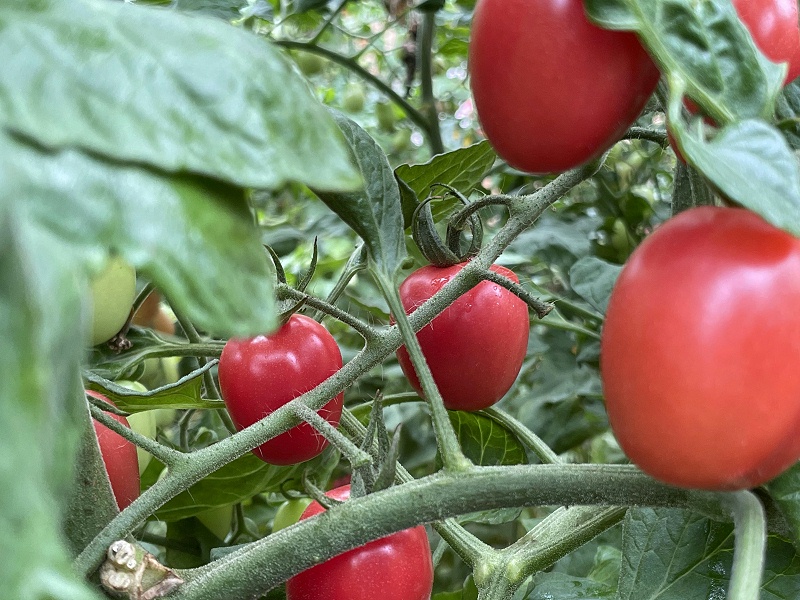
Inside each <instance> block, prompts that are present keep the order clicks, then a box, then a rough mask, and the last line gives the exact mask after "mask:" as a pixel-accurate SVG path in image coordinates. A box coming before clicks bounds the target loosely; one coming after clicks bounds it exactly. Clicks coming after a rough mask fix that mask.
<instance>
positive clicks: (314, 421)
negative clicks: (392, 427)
mask: <svg viewBox="0 0 800 600" xmlns="http://www.w3.org/2000/svg"><path fill="white" fill-rule="evenodd" d="M292 411H293V412H294V414H295V415H297V418H298V419H302V420H303V421H305V422H306V423H308V424H309V425H311V426H312V427H313V428H314V429H316V430H317V431H319V432H320V433H321V434H322V435H323V436H325V439H326V440H328V441H329V442H330V443H331V444H332V445H333V446H334V447H336V448H337V449H338V450H339V451H340V452H341V453H342V454H343V455H344V456H345V458H346V459H347V460H348V461H349V462H350V465H351V466H352V467H353V469H356V468H358V467H362V466H364V465H366V464H369V463H371V462H372V457H371V456H370V455H369V454H368V453H366V452H364V451H363V450H362V449H361V448H359V447H358V446H356V445H355V444H354V443H353V442H351V441H350V440H348V439H347V438H346V437H345V436H344V435H342V433H341V432H340V431H339V430H338V429H336V427H334V426H333V425H331V424H330V423H328V421H326V420H325V419H323V418H322V417H321V416H319V414H318V413H317V412H316V411H313V410H311V409H310V408H308V407H307V406H306V405H305V404H299V403H298V404H294V405H292Z"/></svg>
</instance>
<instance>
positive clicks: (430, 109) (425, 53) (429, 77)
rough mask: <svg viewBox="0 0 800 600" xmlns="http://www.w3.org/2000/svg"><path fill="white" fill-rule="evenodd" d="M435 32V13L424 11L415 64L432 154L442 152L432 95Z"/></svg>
mask: <svg viewBox="0 0 800 600" xmlns="http://www.w3.org/2000/svg"><path fill="white" fill-rule="evenodd" d="M435 33H436V15H435V13H433V12H430V11H425V12H424V13H423V14H422V33H421V34H420V38H419V43H418V45H417V64H418V65H419V76H420V87H421V91H422V112H423V113H424V114H425V116H426V119H427V121H428V127H427V130H426V131H427V133H428V140H429V143H430V145H431V151H432V152H433V154H441V153H443V152H444V144H443V143H442V134H441V129H440V128H439V110H438V109H437V107H436V97H435V96H434V95H433V69H432V64H431V57H432V56H433V40H434V36H435Z"/></svg>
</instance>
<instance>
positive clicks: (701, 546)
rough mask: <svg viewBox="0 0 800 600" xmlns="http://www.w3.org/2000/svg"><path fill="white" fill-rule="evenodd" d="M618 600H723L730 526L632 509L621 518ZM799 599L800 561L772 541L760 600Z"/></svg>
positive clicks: (779, 542) (786, 546)
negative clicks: (621, 543)
mask: <svg viewBox="0 0 800 600" xmlns="http://www.w3.org/2000/svg"><path fill="white" fill-rule="evenodd" d="M623 532H624V534H623V545H622V553H623V560H622V570H621V572H620V579H619V600H629V599H630V600H634V599H635V600H642V599H644V598H647V599H650V598H652V599H656V598H657V599H658V600H709V599H712V598H724V597H725V594H726V589H727V586H728V579H729V576H730V568H731V561H732V557H733V526H732V525H731V524H729V523H717V522H715V521H710V520H708V519H706V518H704V517H701V516H700V515H697V514H696V513H692V512H690V511H685V510H680V509H650V508H632V509H630V510H629V511H628V514H627V516H626V517H625V522H624V528H623ZM798 595H800V556H798V555H797V554H796V553H795V551H794V548H793V547H792V545H791V544H789V543H788V542H786V541H785V540H782V539H780V538H778V537H775V536H770V538H769V539H768V543H767V553H766V565H765V570H764V577H763V583H762V593H761V600H789V599H791V598H797V597H798Z"/></svg>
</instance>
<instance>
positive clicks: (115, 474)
mask: <svg viewBox="0 0 800 600" xmlns="http://www.w3.org/2000/svg"><path fill="white" fill-rule="evenodd" d="M86 393H87V394H89V395H90V396H94V397H95V398H97V399H99V400H103V401H104V402H108V403H109V404H111V405H112V406H113V402H111V400H109V399H108V398H106V397H105V396H104V395H102V394H100V393H98V392H94V391H92V390H86ZM109 416H110V417H111V418H112V419H114V420H116V421H119V422H120V423H122V424H123V425H125V427H130V425H129V424H128V420H127V419H126V418H125V417H122V416H120V415H114V414H110V413H109ZM92 424H93V425H94V431H95V434H96V435H97V442H98V443H99V445H100V454H101V455H102V457H103V464H104V465H105V467H106V472H107V473H108V480H109V482H110V483H111V490H112V491H113V492H114V498H115V499H116V501H117V506H119V509H120V510H123V509H125V508H127V507H128V505H129V504H130V503H131V502H133V501H134V500H136V498H138V497H139V487H140V482H139V460H138V458H137V456H136V446H135V445H134V444H132V443H131V442H129V441H128V440H126V439H125V438H124V437H122V436H121V435H120V434H118V433H116V432H114V431H111V430H110V429H109V428H108V427H106V426H105V425H102V424H100V423H98V422H97V421H95V420H92Z"/></svg>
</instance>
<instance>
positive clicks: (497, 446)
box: [447, 410, 528, 467]
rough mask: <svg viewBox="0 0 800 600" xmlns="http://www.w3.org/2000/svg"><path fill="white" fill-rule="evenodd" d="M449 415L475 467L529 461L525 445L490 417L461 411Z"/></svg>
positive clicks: (518, 463)
mask: <svg viewBox="0 0 800 600" xmlns="http://www.w3.org/2000/svg"><path fill="white" fill-rule="evenodd" d="M447 414H448V416H449V417H450V423H451V424H452V425H453V429H455V432H456V435H457V436H458V441H459V442H460V443H461V448H462V449H463V450H464V454H465V455H466V456H467V458H469V459H470V460H471V461H472V462H473V463H474V464H476V465H481V466H484V467H489V466H499V465H523V464H526V463H527V462H528V458H527V453H526V452H525V446H523V445H522V442H520V441H519V440H518V439H517V437H516V436H515V435H514V434H513V433H512V432H510V431H509V430H507V429H506V428H505V427H503V426H502V425H500V424H499V423H498V422H497V421H495V420H494V419H492V418H491V417H489V416H487V415H483V414H480V413H474V412H465V411H462V410H450V411H447Z"/></svg>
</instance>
